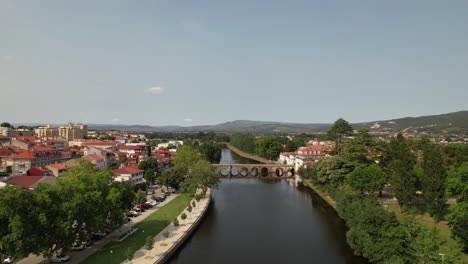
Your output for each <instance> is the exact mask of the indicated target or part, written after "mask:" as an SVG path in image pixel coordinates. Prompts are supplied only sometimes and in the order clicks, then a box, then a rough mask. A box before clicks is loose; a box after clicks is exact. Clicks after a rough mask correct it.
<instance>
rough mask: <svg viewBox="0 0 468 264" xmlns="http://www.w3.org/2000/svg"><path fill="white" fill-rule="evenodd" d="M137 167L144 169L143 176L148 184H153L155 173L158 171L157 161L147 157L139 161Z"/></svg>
mask: <svg viewBox="0 0 468 264" xmlns="http://www.w3.org/2000/svg"><path fill="white" fill-rule="evenodd" d="M138 168H139V169H140V170H144V171H145V172H144V178H145V180H146V182H147V183H149V184H154V183H155V181H156V175H157V174H158V173H159V171H160V169H159V163H158V161H157V160H156V159H154V158H148V159H147V160H144V161H142V162H140V164H139V165H138Z"/></svg>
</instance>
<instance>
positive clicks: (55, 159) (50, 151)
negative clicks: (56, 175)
mask: <svg viewBox="0 0 468 264" xmlns="http://www.w3.org/2000/svg"><path fill="white" fill-rule="evenodd" d="M11 159H12V161H13V168H12V171H13V175H22V174H25V173H26V172H27V171H28V170H29V169H31V168H32V167H45V166H48V165H51V164H54V163H61V162H63V161H66V160H69V159H71V153H70V152H60V151H58V150H57V149H55V148H51V147H42V146H35V147H33V148H31V149H29V150H27V151H21V152H19V153H17V154H14V155H12V157H11Z"/></svg>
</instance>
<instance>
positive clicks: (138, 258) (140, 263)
mask: <svg viewBox="0 0 468 264" xmlns="http://www.w3.org/2000/svg"><path fill="white" fill-rule="evenodd" d="M210 200H211V190H208V192H207V194H206V198H203V199H201V200H200V201H199V202H198V203H197V204H196V206H195V208H193V209H192V213H189V212H188V211H187V210H184V211H183V213H185V214H186V215H187V219H185V221H184V220H182V219H181V217H180V215H179V216H178V218H177V219H178V220H179V224H180V225H179V226H174V225H172V224H170V225H169V226H167V227H166V228H165V229H163V230H162V231H161V232H160V233H159V234H157V235H156V236H155V237H154V240H155V243H154V248H153V249H152V250H151V251H149V252H148V250H146V249H145V247H142V248H141V249H139V250H138V251H136V252H135V255H134V258H133V260H132V262H131V263H132V264H159V263H163V262H164V261H165V260H166V259H167V258H168V257H170V255H172V253H174V252H175V251H176V250H177V248H178V247H179V246H180V245H181V244H182V243H183V242H184V240H185V239H186V238H187V237H188V236H189V235H190V233H191V231H193V230H194V228H196V225H197V224H198V223H199V222H200V221H201V218H203V216H204V214H205V212H206V210H207V209H208V205H209V203H210ZM192 201H194V200H192ZM192 201H190V204H192ZM181 215H182V213H181ZM166 231H167V232H169V234H170V235H169V237H168V238H165V237H164V236H163V234H164V232H166ZM168 254H169V255H168ZM122 263H124V264H129V263H130V262H129V261H128V260H126V261H123V262H122Z"/></svg>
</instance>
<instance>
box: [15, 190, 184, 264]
mask: <svg viewBox="0 0 468 264" xmlns="http://www.w3.org/2000/svg"><path fill="white" fill-rule="evenodd" d="M156 193H157V194H156V195H158V194H160V192H156ZM178 195H179V194H171V195H170V196H168V197H167V198H166V200H165V201H164V202H162V203H159V204H158V205H156V206H154V207H153V208H151V209H149V210H146V211H145V212H143V213H142V214H141V215H139V216H137V217H133V218H132V221H130V222H128V223H126V224H124V225H123V226H121V227H120V228H118V229H117V230H115V231H114V232H113V233H111V234H109V235H107V236H106V237H104V238H103V239H101V240H99V241H96V242H95V243H94V244H93V245H92V246H91V247H88V248H86V249H84V250H81V251H70V252H69V253H68V254H67V255H69V256H70V260H69V261H67V262H66V263H70V264H78V263H80V262H82V261H84V260H85V259H86V258H87V257H89V256H91V255H92V254H94V253H95V252H96V251H98V250H99V249H101V248H103V247H104V246H105V245H106V244H107V243H109V242H110V241H113V240H114V239H117V238H118V237H119V236H120V235H121V234H122V232H124V231H127V230H129V229H130V228H131V227H132V226H133V225H135V224H136V223H139V222H140V221H142V220H143V219H145V218H146V217H148V216H149V215H151V214H152V213H154V212H155V211H157V210H159V208H161V207H163V206H164V205H166V204H167V203H169V202H170V201H172V200H173V199H174V198H176V197H177V196H178ZM149 199H151V195H148V200H149ZM17 263H18V264H40V263H41V264H42V263H49V260H48V259H46V258H44V257H42V256H37V255H30V256H29V257H27V258H24V259H22V260H19V261H18V262H17Z"/></svg>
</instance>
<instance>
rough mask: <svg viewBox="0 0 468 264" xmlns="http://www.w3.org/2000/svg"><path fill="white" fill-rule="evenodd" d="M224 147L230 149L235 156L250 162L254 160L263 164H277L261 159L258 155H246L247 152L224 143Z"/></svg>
mask: <svg viewBox="0 0 468 264" xmlns="http://www.w3.org/2000/svg"><path fill="white" fill-rule="evenodd" d="M226 147H227V148H228V149H230V150H231V151H232V152H234V153H236V154H237V155H239V156H241V157H243V158H246V159H251V160H255V161H258V162H260V163H265V164H275V163H277V162H275V161H272V160H268V159H265V158H263V157H260V156H258V155H254V154H250V153H247V152H244V151H242V150H240V149H238V148H236V147H234V146H231V145H229V144H227V143H226Z"/></svg>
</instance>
